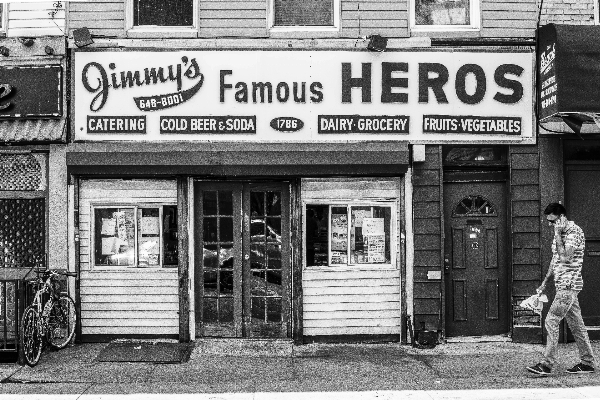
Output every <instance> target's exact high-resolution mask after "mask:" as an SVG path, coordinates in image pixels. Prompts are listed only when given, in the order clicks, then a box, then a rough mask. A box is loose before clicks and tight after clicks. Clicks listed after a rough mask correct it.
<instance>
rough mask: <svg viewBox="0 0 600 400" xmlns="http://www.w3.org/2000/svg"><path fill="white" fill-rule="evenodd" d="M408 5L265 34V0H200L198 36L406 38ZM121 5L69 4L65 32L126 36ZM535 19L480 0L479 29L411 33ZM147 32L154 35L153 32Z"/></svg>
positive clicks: (494, 28) (530, 24) (358, 4)
mask: <svg viewBox="0 0 600 400" xmlns="http://www.w3.org/2000/svg"><path fill="white" fill-rule="evenodd" d="M21 4H27V3H21ZM33 4H37V3H33ZM409 4H410V2H409V1H408V0H397V1H396V0H361V1H352V0H341V3H340V12H341V16H340V25H341V29H340V31H339V32H318V31H311V32H292V33H281V32H278V33H275V32H270V31H269V27H268V21H267V19H268V14H269V9H268V7H270V3H269V2H268V1H265V0H231V1H230V0H199V1H198V7H197V9H198V16H197V23H198V32H197V36H198V37H200V38H228V37H234V38H235V37H240V38H266V37H279V38H281V37H298V38H302V37H344V38H360V37H364V36H369V35H372V34H379V35H382V36H384V37H388V38H406V37H409V36H411V32H410V29H409V9H408V7H409ZM126 6H127V2H126V1H124V0H122V1H116V0H98V1H94V2H89V3H88V2H73V3H68V20H69V30H72V29H76V28H81V27H84V26H85V27H87V28H89V29H90V31H91V33H92V35H98V36H103V37H112V38H124V37H127V32H126V25H127V24H126V21H125V18H126V10H125V8H126ZM11 7H12V6H11ZM536 21H537V6H536V1H535V0H483V1H482V2H481V29H480V30H479V31H441V32H418V33H416V32H415V33H414V35H416V36H432V37H485V38H496V37H518V38H533V37H534V36H535V27H536ZM148 35H149V37H156V34H155V33H154V34H150V33H149V34H148ZM136 36H139V34H137V35H136Z"/></svg>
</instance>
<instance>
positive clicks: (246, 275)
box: [194, 182, 291, 338]
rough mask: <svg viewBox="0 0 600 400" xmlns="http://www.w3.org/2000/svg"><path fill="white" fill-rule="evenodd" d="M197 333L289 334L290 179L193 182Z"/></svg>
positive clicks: (266, 335) (198, 334)
mask: <svg viewBox="0 0 600 400" xmlns="http://www.w3.org/2000/svg"><path fill="white" fill-rule="evenodd" d="M194 199H195V213H196V217H195V239H194V240H195V245H194V249H195V271H194V272H195V278H194V280H195V305H196V335H197V336H202V337H257V338H281V337H289V336H290V330H291V329H290V328H291V327H290V239H289V185H288V184H287V183H236V182H233V183H220V182H197V183H196V185H195V192H194Z"/></svg>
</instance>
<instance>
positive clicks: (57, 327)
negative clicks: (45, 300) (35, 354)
mask: <svg viewBox="0 0 600 400" xmlns="http://www.w3.org/2000/svg"><path fill="white" fill-rule="evenodd" d="M76 320H77V315H76V313H75V302H74V301H73V299H72V298H71V297H69V296H67V295H61V296H60V297H59V298H58V300H56V301H55V302H54V306H53V307H52V309H51V310H50V314H48V332H47V337H48V343H49V344H50V345H51V346H52V347H54V348H57V349H62V348H64V347H66V346H67V345H68V344H69V342H70V341H71V339H72V338H73V335H74V334H75V322H76Z"/></svg>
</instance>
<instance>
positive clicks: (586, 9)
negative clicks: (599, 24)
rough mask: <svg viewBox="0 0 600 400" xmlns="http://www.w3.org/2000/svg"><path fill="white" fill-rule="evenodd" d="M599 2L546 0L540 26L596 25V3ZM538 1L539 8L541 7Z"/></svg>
mask: <svg viewBox="0 0 600 400" xmlns="http://www.w3.org/2000/svg"><path fill="white" fill-rule="evenodd" d="M596 1H597V0H544V1H543V5H542V15H541V18H540V25H546V24H549V23H555V24H570V25H594V24H596V21H595V20H594V3H595V2H596ZM539 3H540V2H539V1H538V6H539Z"/></svg>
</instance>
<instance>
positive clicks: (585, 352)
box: [542, 289, 594, 368]
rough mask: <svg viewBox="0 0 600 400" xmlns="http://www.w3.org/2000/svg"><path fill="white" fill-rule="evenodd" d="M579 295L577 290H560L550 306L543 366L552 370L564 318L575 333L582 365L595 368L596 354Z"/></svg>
mask: <svg viewBox="0 0 600 400" xmlns="http://www.w3.org/2000/svg"><path fill="white" fill-rule="evenodd" d="M578 294H579V292H578V291H576V290H565V289H558V290H557V291H556V296H555V297H554V301H553V302H552V305H551V306H550V311H549V312H548V315H547V316H546V334H547V336H546V349H545V351H544V359H543V361H542V364H544V365H546V366H548V367H550V368H552V366H553V365H554V363H556V352H557V348H558V332H559V326H560V321H562V320H563V318H564V319H566V320H567V323H568V324H569V328H570V329H571V332H572V333H573V337H574V338H575V342H576V343H577V349H578V350H579V358H580V359H581V363H583V364H586V365H589V366H592V367H593V366H594V352H593V350H592V346H591V344H590V339H589V337H588V333H587V330H586V329H585V324H584V323H583V318H582V317H581V307H579V300H578V299H577V295H578Z"/></svg>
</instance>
